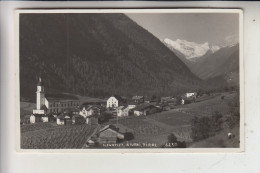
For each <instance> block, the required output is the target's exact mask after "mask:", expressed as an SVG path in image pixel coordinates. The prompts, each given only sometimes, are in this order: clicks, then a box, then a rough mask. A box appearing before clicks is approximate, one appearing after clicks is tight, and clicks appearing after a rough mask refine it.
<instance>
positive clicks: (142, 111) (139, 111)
mask: <svg viewBox="0 0 260 173" xmlns="http://www.w3.org/2000/svg"><path fill="white" fill-rule="evenodd" d="M133 111H134V115H135V116H141V115H149V114H153V113H156V112H158V111H159V108H157V107H156V106H154V105H152V104H147V103H144V104H142V105H139V106H137V107H136V108H134V109H133Z"/></svg>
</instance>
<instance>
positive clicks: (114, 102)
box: [107, 95, 124, 108]
mask: <svg viewBox="0 0 260 173" xmlns="http://www.w3.org/2000/svg"><path fill="white" fill-rule="evenodd" d="M123 102H124V101H123V99H122V98H121V97H120V96H118V95H114V96H111V97H110V98H109V99H108V100H107V108H117V107H118V106H121V105H122V104H123Z"/></svg>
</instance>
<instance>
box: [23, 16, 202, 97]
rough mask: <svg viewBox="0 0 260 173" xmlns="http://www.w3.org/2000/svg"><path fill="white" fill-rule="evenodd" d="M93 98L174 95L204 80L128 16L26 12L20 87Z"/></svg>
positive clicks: (27, 91) (28, 91) (25, 90)
mask: <svg viewBox="0 0 260 173" xmlns="http://www.w3.org/2000/svg"><path fill="white" fill-rule="evenodd" d="M40 74H41V76H42V77H43V79H44V81H45V86H46V89H47V92H50V91H59V92H68V93H75V94H80V95H88V96H95V97H97V96H108V95H111V94H115V93H116V94H120V95H135V94H146V95H170V94H175V93H178V92H180V91H186V90H190V89H191V88H192V89H196V88H198V87H201V81H200V79H198V78H197V77H196V76H195V75H194V74H192V73H191V72H190V70H189V69H188V68H187V67H186V66H185V64H184V63H183V62H182V61H180V60H179V58H178V57H177V56H176V55H175V54H174V53H173V52H172V51H170V50H169V49H168V48H167V47H166V46H165V45H163V44H162V43H161V42H160V40H158V39H157V38H156V37H154V36H153V35H152V34H150V33H149V32H148V31H146V30H145V29H143V28H142V27H140V26H139V25H137V24H136V23H135V22H133V21H132V20H130V19H129V18H128V17H126V16H125V15H124V14H22V15H21V17H20V91H21V96H22V97H24V98H28V97H29V98H31V99H34V97H35V93H34V92H35V84H36V80H37V76H39V75H40Z"/></svg>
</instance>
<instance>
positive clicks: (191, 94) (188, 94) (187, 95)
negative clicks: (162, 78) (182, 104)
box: [185, 92, 197, 98]
mask: <svg viewBox="0 0 260 173" xmlns="http://www.w3.org/2000/svg"><path fill="white" fill-rule="evenodd" d="M196 96H197V93H196V92H189V93H185V97H187V98H189V97H196Z"/></svg>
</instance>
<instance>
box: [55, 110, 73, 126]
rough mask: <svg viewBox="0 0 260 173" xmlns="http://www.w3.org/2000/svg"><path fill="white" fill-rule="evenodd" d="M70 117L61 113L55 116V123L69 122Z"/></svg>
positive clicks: (64, 123) (63, 123)
mask: <svg viewBox="0 0 260 173" xmlns="http://www.w3.org/2000/svg"><path fill="white" fill-rule="evenodd" d="M70 119H71V117H70V116H69V115H68V114H64V113H62V114H60V115H59V116H58V117H57V120H56V122H57V125H66V124H69V122H70Z"/></svg>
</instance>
